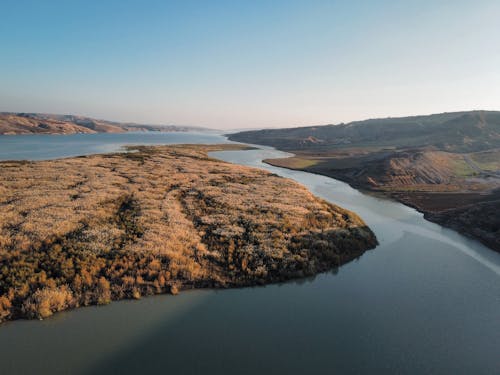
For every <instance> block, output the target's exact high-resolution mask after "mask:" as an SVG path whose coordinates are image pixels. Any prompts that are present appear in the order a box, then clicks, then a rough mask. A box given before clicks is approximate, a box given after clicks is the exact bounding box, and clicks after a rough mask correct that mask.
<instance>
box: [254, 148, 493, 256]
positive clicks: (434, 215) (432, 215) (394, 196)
mask: <svg viewBox="0 0 500 375" xmlns="http://www.w3.org/2000/svg"><path fill="white" fill-rule="evenodd" d="M287 152H288V151H287ZM294 156H295V154H294ZM283 159H287V158H283ZM272 160H281V159H264V160H262V162H263V163H266V164H268V165H271V166H273V167H279V168H284V169H289V170H296V171H302V172H307V173H312V174H316V175H319V176H325V177H330V178H333V179H337V180H339V181H342V182H345V183H346V184H348V185H349V186H350V187H352V188H353V189H356V190H359V191H360V192H362V193H369V194H374V195H375V196H381V197H384V198H386V199H389V200H392V201H395V202H398V203H401V204H403V205H405V206H408V207H410V208H413V209H415V210H416V211H418V212H420V213H421V214H423V217H424V219H425V220H427V221H429V222H432V223H435V224H439V225H441V226H443V227H445V228H448V229H451V230H454V231H455V232H457V233H459V234H461V235H464V236H466V237H467V238H471V239H473V240H476V241H478V242H480V243H481V244H483V245H484V246H486V247H488V248H489V249H491V250H493V251H495V252H499V253H500V246H499V245H497V244H494V243H492V242H491V241H490V240H488V239H485V238H484V237H481V236H477V235H474V234H473V233H471V232H470V231H468V230H466V229H465V227H464V226H459V225H453V224H449V221H448V220H447V217H444V216H443V215H445V214H446V212H447V211H448V212H450V213H452V212H451V211H453V210H454V209H449V210H443V211H441V212H435V211H431V210H426V209H424V208H422V207H421V206H419V205H418V204H416V203H414V202H412V201H410V200H407V199H402V198H400V196H401V195H404V194H405V193H406V192H387V191H384V190H378V189H372V188H370V187H368V186H366V185H364V184H359V183H356V181H353V180H349V179H345V178H342V176H336V175H334V174H328V173H322V172H321V171H317V170H309V169H307V168H293V167H290V166H285V165H281V164H279V163H275V164H274V163H273V162H272ZM418 193H423V194H426V193H427V194H439V193H429V192H425V191H423V192H418ZM448 194H462V193H460V192H457V193H448ZM407 196H408V195H407ZM494 202H499V203H500V200H498V201H497V200H495V201H494ZM468 207H473V204H470V205H466V206H464V207H461V208H468ZM439 214H441V216H438V215H439Z"/></svg>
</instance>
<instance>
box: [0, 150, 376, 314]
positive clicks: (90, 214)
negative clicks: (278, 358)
mask: <svg viewBox="0 0 500 375" xmlns="http://www.w3.org/2000/svg"><path fill="white" fill-rule="evenodd" d="M242 148H245V147H244V146H239V145H217V146H157V147H144V146H138V147H133V148H132V149H131V150H130V151H132V152H129V153H115V154H102V155H92V156H82V157H76V158H67V159H59V160H50V161H39V162H28V161H7V162H1V163H0V168H1V169H2V173H1V175H0V191H1V194H0V197H1V198H0V206H1V209H2V212H3V215H2V217H1V218H0V245H1V248H0V249H1V251H0V258H1V262H2V265H3V267H2V269H1V270H0V294H1V297H0V319H2V320H9V319H16V318H25V317H27V318H45V317H47V316H50V315H51V314H52V313H54V312H57V311H61V310H66V309H70V308H75V307H78V306H85V305H93V304H106V303H109V302H110V301H112V300H118V299H126V298H140V297H141V296H144V295H151V294H159V293H172V294H176V293H178V292H179V291H180V290H182V289H189V288H227V287H235V286H249V285H262V284H266V283H273V282H279V281H284V280H288V279H292V278H301V277H304V276H308V275H314V274H316V273H319V272H323V271H326V270H329V269H332V268H334V267H337V266H339V265H342V264H344V263H346V262H349V261H351V260H353V259H355V258H357V257H359V256H360V255H362V254H363V252H364V251H366V250H368V249H370V248H373V247H375V246H376V244H377V240H376V238H375V235H374V234H373V233H372V232H371V230H370V229H369V228H368V227H367V226H366V224H365V223H364V222H363V221H362V220H361V219H360V218H359V217H358V216H357V215H356V214H354V213H352V212H349V211H347V210H344V209H342V208H340V207H338V206H335V205H333V204H330V203H328V202H326V201H324V200H321V199H319V198H316V197H315V196H313V195H312V194H311V193H310V192H309V191H308V190H307V189H305V188H304V187H302V186H301V185H299V184H297V183H295V182H293V181H291V180H289V179H285V178H282V177H278V176H276V175H274V174H271V173H269V172H265V171H262V170H257V169H252V168H248V167H243V166H238V165H233V164H229V163H226V162H222V161H219V160H216V159H213V158H210V157H208V156H207V152H208V151H215V150H238V149H242Z"/></svg>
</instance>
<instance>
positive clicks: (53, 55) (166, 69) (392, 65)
mask: <svg viewBox="0 0 500 375" xmlns="http://www.w3.org/2000/svg"><path fill="white" fill-rule="evenodd" d="M0 14H1V22H0V111H24V112H50V113H73V114H82V115H88V116H93V117H99V118H105V119H111V120H126V121H129V120H130V121H136V122H146V123H176V124H193V125H202V126H210V127H217V128H236V127H275V126H298V125H307V124H325V123H338V122H342V121H344V122H346V121H350V120H357V119H364V118H368V117H381V116H383V117H385V116H397V115H409V114H425V113H434V112H443V111H455V110H468V109H496V110H500V1H499V0H476V1H473V0H470V1H462V0H450V1H440V0H434V1H431V0H415V1H405V0H400V1H395V0H394V1H383V0H380V1H368V0H367V1H312V0H303V1H295V0H287V1H285V0H283V1H279V0H232V1H216V0H206V1H203V0H200V1H191V0H183V1H166V0H165V1H147V0H142V1H139V0H133V1H127V0H119V1H118V0H116V1H115V0H101V1H92V0H85V1H83V0H82V1H77V0H65V1H56V0H46V1H41V0H32V1H24V0H0Z"/></svg>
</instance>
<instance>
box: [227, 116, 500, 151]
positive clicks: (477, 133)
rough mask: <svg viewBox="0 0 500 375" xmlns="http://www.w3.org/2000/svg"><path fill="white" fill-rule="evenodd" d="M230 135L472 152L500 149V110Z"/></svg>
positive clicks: (295, 146) (325, 145)
mask: <svg viewBox="0 0 500 375" xmlns="http://www.w3.org/2000/svg"><path fill="white" fill-rule="evenodd" d="M229 139H231V140H233V141H238V142H246V143H256V144H262V145H267V146H274V147H277V148H279V149H282V150H293V151H296V150H302V151H327V150H329V149H331V148H353V147H374V148H386V147H387V148H394V147H395V148H418V147H430V148H432V149H435V150H442V151H449V152H473V151H480V150H486V149H490V148H498V147H500V112H493V111H471V112H455V113H442V114H435V115H429V116H413V117H400V118H386V119H373V120H365V121H355V122H351V123H349V124H340V125H324V126H308V127H300V128H288V129H266V130H254V131H246V132H240V133H235V134H230V135H229Z"/></svg>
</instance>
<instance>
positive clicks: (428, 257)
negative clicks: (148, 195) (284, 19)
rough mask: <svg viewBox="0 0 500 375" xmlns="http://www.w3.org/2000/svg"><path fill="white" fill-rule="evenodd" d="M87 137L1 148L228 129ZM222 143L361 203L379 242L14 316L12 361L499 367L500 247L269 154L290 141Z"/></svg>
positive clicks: (103, 147)
mask: <svg viewBox="0 0 500 375" xmlns="http://www.w3.org/2000/svg"><path fill="white" fill-rule="evenodd" d="M87 137H89V136H88V135H79V136H13V137H0V159H24V158H28V159H44V158H54V157H63V156H70V155H76V154H88V153H94V152H103V151H114V150H116V149H117V148H119V147H121V146H122V145H124V144H138V143H142V144H156V143H221V142H225V141H226V140H225V138H223V137H222V136H219V135H215V134H212V135H205V134H185V133H176V134H172V133H167V134H164V133H158V134H148V133H143V134H119V135H110V134H98V135H92V136H91V137H92V138H91V139H92V141H90V140H89V139H88V138H87ZM68 144H71V147H69V146H67V145H68ZM6 145H7V146H6ZM9 147H10V148H9ZM44 148H45V150H46V152H44ZM211 155H212V156H214V157H217V158H219V159H223V160H226V161H230V162H233V163H238V164H243V165H249V166H254V167H259V168H265V169H267V170H270V171H271V172H273V173H276V174H279V175H281V176H284V177H288V178H292V179H294V180H296V181H298V182H299V183H301V184H303V185H305V186H306V187H308V188H309V189H310V190H311V191H312V192H313V193H315V194H316V195H318V196H321V197H322V198H324V199H327V200H328V201H330V202H332V203H335V204H338V205H340V206H343V207H345V208H348V209H350V210H353V211H355V212H357V213H358V214H359V215H360V216H361V217H362V218H363V219H364V220H365V221H366V222H367V224H368V225H369V226H370V227H371V228H372V230H373V231H374V232H375V234H376V235H377V238H378V240H379V242H380V245H379V246H378V247H377V248H376V249H374V250H370V251H368V252H366V253H365V254H364V255H363V256H362V257H360V258H359V259H357V260H356V261H353V262H351V263H349V264H347V265H344V266H342V267H340V268H339V269H337V270H333V271H332V272H329V273H325V274H320V275H318V276H316V277H314V278H311V279H305V280H299V281H294V282H289V283H284V284H279V285H268V286H265V287H254V288H243V289H232V290H203V291H190V292H183V293H181V294H180V295H178V296H170V295H165V296H156V297H150V298H144V299H142V300H140V301H121V302H114V303H112V304H110V305H108V306H104V307H87V308H81V309H77V310H75V311H69V312H64V313H60V314H56V315H55V316H54V317H52V318H50V319H47V320H44V321H16V322H10V323H7V324H4V325H2V326H0V363H1V365H0V366H1V370H0V372H1V373H2V374H32V373H38V374H42V373H50V374H101V373H102V374H114V373H117V374H129V373H130V374H132V373H172V374H258V373H260V374H498V373H500V359H499V355H498V348H500V254H497V253H495V252H493V251H492V250H489V249H487V248H485V247H484V246H483V245H481V244H480V243H478V242H477V241H474V240H471V239H468V238H466V237H464V236H462V235H460V234H458V233H456V232H453V231H451V230H449V229H445V228H443V227H441V226H439V225H437V224H433V223H430V222H428V221H426V220H424V219H423V217H422V214H420V213H418V212H417V211H415V210H414V209H412V208H409V207H406V206H404V205H402V204H400V203H397V202H393V201H389V200H386V199H381V198H378V197H374V196H370V195H366V194H363V193H360V192H359V191H357V190H355V189H352V188H351V187H349V186H348V185H347V184H345V183H343V182H340V181H337V180H334V179H332V178H328V177H324V176H319V175H313V174H309V173H306V172H300V171H291V170H286V169H282V168H277V167H272V166H269V165H265V164H263V163H262V162H261V160H262V159H265V158H269V157H280V156H283V155H286V154H285V153H282V152H280V151H276V150H273V149H271V148H266V147H262V148H260V149H258V150H248V151H224V152H214V153H212V154H211ZM0 173H1V170H0Z"/></svg>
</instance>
